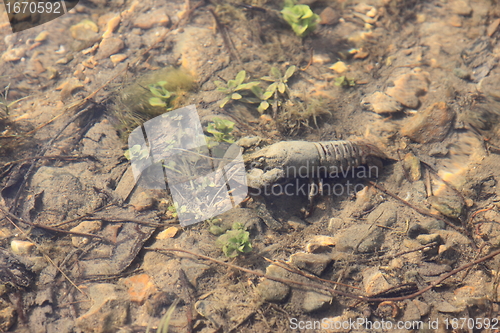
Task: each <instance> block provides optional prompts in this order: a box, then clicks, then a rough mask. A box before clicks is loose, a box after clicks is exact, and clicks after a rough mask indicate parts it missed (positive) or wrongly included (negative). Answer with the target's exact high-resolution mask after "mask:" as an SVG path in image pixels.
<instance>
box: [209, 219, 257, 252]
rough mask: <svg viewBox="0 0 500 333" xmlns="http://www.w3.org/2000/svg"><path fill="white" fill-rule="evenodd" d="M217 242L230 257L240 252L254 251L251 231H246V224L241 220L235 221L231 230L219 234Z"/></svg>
mask: <svg viewBox="0 0 500 333" xmlns="http://www.w3.org/2000/svg"><path fill="white" fill-rule="evenodd" d="M216 244H217V245H218V246H219V247H221V248H222V252H224V254H225V255H226V257H228V258H234V257H237V256H238V255H239V254H240V253H248V252H250V251H252V244H251V242H250V233H249V232H248V231H246V228H245V226H244V225H243V224H241V223H239V222H235V223H233V226H232V228H231V230H228V231H226V233H224V234H223V235H221V236H219V238H218V239H217V241H216Z"/></svg>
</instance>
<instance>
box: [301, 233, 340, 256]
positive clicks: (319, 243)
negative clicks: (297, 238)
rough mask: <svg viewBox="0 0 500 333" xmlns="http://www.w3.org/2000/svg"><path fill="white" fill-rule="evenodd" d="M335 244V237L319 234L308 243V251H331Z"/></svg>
mask: <svg viewBox="0 0 500 333" xmlns="http://www.w3.org/2000/svg"><path fill="white" fill-rule="evenodd" d="M334 245H335V240H334V238H333V237H330V236H323V235H317V236H314V237H313V238H312V239H311V240H310V241H309V242H308V243H307V245H306V251H307V252H309V253H321V252H329V251H331V247H332V246H334Z"/></svg>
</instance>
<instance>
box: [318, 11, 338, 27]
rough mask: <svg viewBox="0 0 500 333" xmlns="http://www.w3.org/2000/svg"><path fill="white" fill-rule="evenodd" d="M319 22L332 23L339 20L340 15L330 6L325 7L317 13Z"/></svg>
mask: <svg viewBox="0 0 500 333" xmlns="http://www.w3.org/2000/svg"><path fill="white" fill-rule="evenodd" d="M319 18H320V21H319V24H326V25H334V24H337V23H338V22H339V18H340V15H339V14H338V13H337V12H336V11H335V10H334V9H333V8H331V7H326V8H325V9H323V11H322V12H321V13H320V14H319Z"/></svg>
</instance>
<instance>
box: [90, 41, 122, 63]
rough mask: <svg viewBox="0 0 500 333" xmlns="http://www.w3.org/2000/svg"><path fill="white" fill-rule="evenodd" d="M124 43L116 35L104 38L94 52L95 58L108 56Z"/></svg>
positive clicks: (118, 50)
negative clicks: (95, 52) (97, 49)
mask: <svg viewBox="0 0 500 333" xmlns="http://www.w3.org/2000/svg"><path fill="white" fill-rule="evenodd" d="M124 46H125V44H124V43H123V40H122V39H121V38H118V37H109V38H105V39H103V40H102V41H101V44H99V51H97V54H96V60H101V59H105V58H107V57H109V56H110V55H113V54H116V53H118V52H120V51H121V50H122V49H123V47H124Z"/></svg>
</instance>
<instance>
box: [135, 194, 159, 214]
mask: <svg viewBox="0 0 500 333" xmlns="http://www.w3.org/2000/svg"><path fill="white" fill-rule="evenodd" d="M155 203H156V200H155V199H154V198H153V197H151V195H149V194H148V193H146V192H141V193H139V194H138V195H134V196H133V197H132V199H131V200H130V205H132V207H134V210H135V211H137V212H143V211H145V210H149V209H151V208H153V206H154V205H155Z"/></svg>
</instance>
